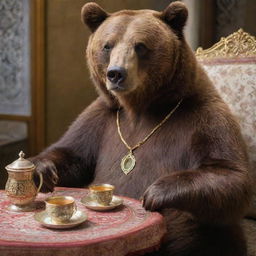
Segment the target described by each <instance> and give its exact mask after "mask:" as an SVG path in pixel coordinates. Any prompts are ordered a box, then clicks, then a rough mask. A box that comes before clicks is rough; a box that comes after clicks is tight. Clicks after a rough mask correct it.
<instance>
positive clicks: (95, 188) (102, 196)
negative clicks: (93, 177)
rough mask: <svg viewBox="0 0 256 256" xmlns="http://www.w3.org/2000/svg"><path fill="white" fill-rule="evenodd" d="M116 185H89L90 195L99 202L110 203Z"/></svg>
mask: <svg viewBox="0 0 256 256" xmlns="http://www.w3.org/2000/svg"><path fill="white" fill-rule="evenodd" d="M114 189H115V187H114V186H113V185H110V184H93V185H91V186H89V190H90V196H91V198H92V199H93V200H95V201H96V202H97V203H98V204H101V205H109V204H110V203H111V201H112V198H113V191H114Z"/></svg>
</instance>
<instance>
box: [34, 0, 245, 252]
mask: <svg viewBox="0 0 256 256" xmlns="http://www.w3.org/2000/svg"><path fill="white" fill-rule="evenodd" d="M186 19H187V9H186V8H185V6H184V5H183V4H182V3H180V2H177V3H172V4H171V5H170V6H169V7H167V9H166V10H165V11H164V12H162V13H158V12H155V11H150V10H143V11H121V12H117V13H114V14H108V13H106V12H105V11H104V10H103V9H101V8H100V7H99V6H98V5H96V4H95V3H89V4H86V5H85V6H84V7H83V9H82V20H83V21H84V22H85V23H86V24H87V25H88V26H89V27H90V28H91V30H92V31H93V32H94V33H93V34H92V36H91V38H90V40H89V43H88V48H87V59H88V64H89V68H90V71H91V74H92V79H93V80H94V82H95V85H96V88H97V90H98V92H99V95H100V96H99V98H98V99H97V100H96V101H95V102H93V103H92V104H91V105H90V106H89V107H88V108H87V109H86V110H85V111H84V112H83V113H82V114H81V115H80V116H79V117H78V119H77V120H76V121H75V122H74V124H73V125H72V126H71V127H70V128H69V130H68V131H67V132H66V134H65V135H64V136H63V137H62V138H61V139H60V141H58V142H57V143H55V144H54V145H52V146H51V147H49V148H48V149H46V150H45V151H44V152H42V153H41V154H40V155H39V156H37V157H35V158H34V161H35V162H36V163H37V165H38V171H40V172H42V173H43V174H44V177H45V183H44V189H45V191H49V190H52V189H53V187H54V185H56V184H57V185H60V186H84V185H87V184H89V183H90V182H92V181H93V182H95V183H101V182H104V183H106V182H108V183H112V184H113V185H115V187H116V193H117V194H119V195H125V196H130V197H134V198H141V197H142V196H143V205H144V207H145V208H146V209H147V210H151V211H154V210H159V211H162V213H163V214H164V215H165V217H166V220H167V225H168V236H167V240H166V243H165V244H164V245H163V248H162V250H161V252H159V253H158V254H157V255H172V256H174V255H178V256H181V255H184V256H185V255H197V256H198V255H202V256H207V255H208V256H210V255H218V256H222V255H223V256H242V255H246V246H245V243H244V238H243V232H242V230H241V228H240V226H239V221H240V220H241V218H242V216H243V215H244V213H245V210H246V209H247V206H248V204H249V200H250V182H249V179H248V174H247V168H248V161H247V155H246V149H245V145H244V142H243V139H242V137H241V134H240V130H239V126H238V124H237V122H236V121H235V120H234V118H233V116H232V115H231V113H230V111H229V109H228V107H227V106H226V105H225V103H224V102H223V101H222V99H221V98H220V97H219V95H218V94H217V92H216V90H215V88H214V87H213V85H212V84H211V82H210V81H209V79H208V78H207V76H206V74H205V72H204V71H203V70H202V68H201V67H200V66H199V65H198V63H197V62H196V59H195V57H194V55H193V53H192V51H191V50H190V48H189V47H188V45H187V44H186V42H185V39H184V37H183V32H182V31H183V27H184V25H185V22H186ZM137 40H138V41H139V42H141V41H143V43H145V44H146V46H147V47H148V49H149V51H148V52H147V54H146V55H143V56H142V57H141V56H140V55H139V54H138V53H137V55H136V54H135V50H134V45H136V41H137ZM107 41H108V42H110V43H112V44H113V45H112V46H111V47H112V48H111V51H108V52H107V53H106V52H103V51H102V48H103V45H104V44H105V43H106V42H107ZM117 52H118V56H117ZM113 61H114V62H115V65H116V63H124V65H127V70H128V77H127V81H125V83H124V84H123V86H124V90H123V91H121V92H118V91H117V92H111V91H109V90H108V89H107V83H109V82H108V81H107V78H106V72H107V68H108V66H109V65H110V64H109V63H112V62H113ZM129 61H135V62H136V63H137V64H136V65H137V68H136V69H134V67H131V66H129V65H128V64H127V62H129ZM111 65H112V64H111ZM131 70H132V71H131ZM129 72H130V73H129ZM131 73H132V75H131ZM181 98H183V102H182V104H181V105H180V107H179V108H178V109H177V110H176V111H175V113H174V114H173V115H172V116H171V118H170V119H169V120H168V121H167V122H166V123H165V124H164V125H163V126H162V127H161V128H160V129H159V130H157V131H156V132H155V134H154V135H153V136H152V137H151V138H150V139H149V140H148V141H147V142H146V143H145V144H144V145H142V146H140V147H139V148H138V149H136V150H135V151H134V155H135V157H136V167H135V169H134V170H133V171H132V172H131V173H130V174H129V175H127V176H126V175H124V174H123V173H122V171H121V169H120V162H121V159H122V157H123V156H124V155H125V154H127V149H126V147H125V146H124V145H123V143H122V142H121V141H120V138H119V136H118V134H117V127H116V111H117V108H118V107H119V106H120V107H121V112H120V123H121V130H122V133H123V135H124V137H125V139H126V141H127V142H128V144H129V145H135V144H137V143H138V142H139V141H141V140H142V139H143V138H144V137H145V136H146V135H147V134H148V133H149V132H150V131H151V130H152V128H154V127H155V126H156V124H158V123H159V122H160V121H161V120H162V119H163V118H164V117H165V116H166V114H167V113H168V112H169V111H170V110H171V109H172V108H174V106H175V105H176V104H177V102H178V101H179V100H180V99H181Z"/></svg>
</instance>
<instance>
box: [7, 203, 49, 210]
mask: <svg viewBox="0 0 256 256" xmlns="http://www.w3.org/2000/svg"><path fill="white" fill-rule="evenodd" d="M44 207H45V204H44V202H41V201H35V202H32V203H30V204H26V205H15V204H10V205H8V206H7V210H8V211H11V212H33V211H36V210H40V209H43V208H44Z"/></svg>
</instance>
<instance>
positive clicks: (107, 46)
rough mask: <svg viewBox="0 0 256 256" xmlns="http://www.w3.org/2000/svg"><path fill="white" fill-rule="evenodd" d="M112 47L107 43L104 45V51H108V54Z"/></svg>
mask: <svg viewBox="0 0 256 256" xmlns="http://www.w3.org/2000/svg"><path fill="white" fill-rule="evenodd" d="M111 48H112V47H111V45H110V44H109V43H106V44H105V45H104V47H103V51H106V52H108V51H110V50H111Z"/></svg>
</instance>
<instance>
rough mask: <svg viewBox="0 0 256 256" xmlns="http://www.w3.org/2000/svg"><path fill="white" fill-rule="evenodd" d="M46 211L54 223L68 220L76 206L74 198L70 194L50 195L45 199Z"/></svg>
mask: <svg viewBox="0 0 256 256" xmlns="http://www.w3.org/2000/svg"><path fill="white" fill-rule="evenodd" d="M45 203H46V212H47V214H48V216H50V217H51V219H52V221H53V222H55V223H64V222H68V221H69V220H70V219H71V217H72V216H73V214H74V213H75V212H76V210H77V207H76V204H75V199H74V198H73V197H71V196H52V197H48V198H47V199H46V200H45Z"/></svg>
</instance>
